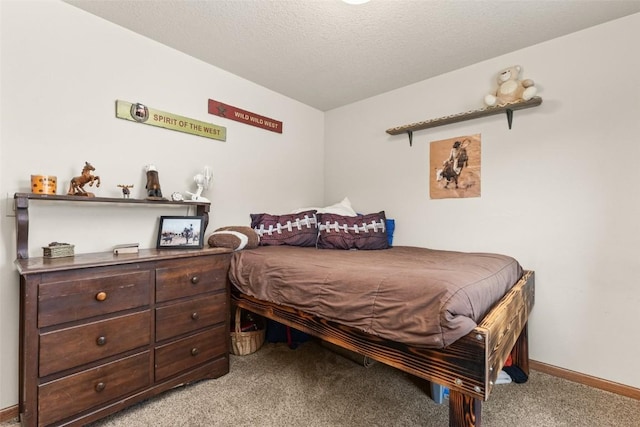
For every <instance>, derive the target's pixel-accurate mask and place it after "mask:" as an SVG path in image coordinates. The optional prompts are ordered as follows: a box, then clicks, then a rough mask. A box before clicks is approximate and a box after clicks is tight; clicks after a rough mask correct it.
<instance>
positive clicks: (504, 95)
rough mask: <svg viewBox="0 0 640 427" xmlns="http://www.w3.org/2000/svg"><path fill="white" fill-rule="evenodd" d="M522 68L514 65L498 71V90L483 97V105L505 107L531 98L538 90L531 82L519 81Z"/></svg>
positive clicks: (526, 80) (529, 80) (527, 80)
mask: <svg viewBox="0 0 640 427" xmlns="http://www.w3.org/2000/svg"><path fill="white" fill-rule="evenodd" d="M521 72H522V67H521V66H520V65H514V66H511V67H508V68H505V69H504V70H502V71H500V73H499V74H498V89H497V90H496V91H495V92H494V93H492V94H489V95H487V96H485V97H484V103H485V104H486V105H487V106H489V107H494V106H496V105H506V104H511V103H514V102H520V101H528V100H530V99H531V98H533V97H534V96H535V95H536V93H537V92H538V89H537V88H536V87H535V86H534V83H533V80H531V79H525V80H520V78H519V77H520V73H521Z"/></svg>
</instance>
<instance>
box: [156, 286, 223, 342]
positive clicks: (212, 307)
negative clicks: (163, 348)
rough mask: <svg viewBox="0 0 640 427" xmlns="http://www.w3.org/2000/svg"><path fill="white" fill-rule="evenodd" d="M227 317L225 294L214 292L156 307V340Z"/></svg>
mask: <svg viewBox="0 0 640 427" xmlns="http://www.w3.org/2000/svg"><path fill="white" fill-rule="evenodd" d="M226 319H227V294H226V293H221V294H215V295H209V296H206V297H200V298H196V299H193V300H190V301H186V302H181V303H177V304H172V305H169V306H165V307H161V308H157V309H156V341H162V340H165V339H167V338H171V337H175V336H177V335H181V334H184V333H187V332H191V331H195V330H197V329H201V328H204V327H207V326H212V325H215V324H216V323H220V322H224V321H225V320H226Z"/></svg>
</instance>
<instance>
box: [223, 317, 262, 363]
mask: <svg viewBox="0 0 640 427" xmlns="http://www.w3.org/2000/svg"><path fill="white" fill-rule="evenodd" d="M241 314H242V309H241V308H240V307H237V308H236V317H235V323H234V329H235V332H231V353H233V354H235V355H237V356H246V355H247V354H251V353H255V352H256V351H258V349H259V348H260V347H262V344H264V337H265V328H264V327H262V328H261V329H258V330H257V331H248V332H242V331H241V330H240V324H241V320H240V317H241Z"/></svg>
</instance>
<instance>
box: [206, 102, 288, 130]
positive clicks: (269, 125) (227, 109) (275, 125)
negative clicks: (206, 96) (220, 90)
mask: <svg viewBox="0 0 640 427" xmlns="http://www.w3.org/2000/svg"><path fill="white" fill-rule="evenodd" d="M209 114H213V115H216V116H220V117H224V118H227V119H230V120H235V121H236V122H242V123H246V124H248V125H251V126H256V127H259V128H262V129H266V130H270V131H271V132H277V133H282V122H280V121H278V120H273V119H270V118H269V117H265V116H260V115H258V114H255V113H252V112H251V111H246V110H241V109H240V108H236V107H233V106H231V105H228V104H223V103H222V102H219V101H214V100H213V99H210V100H209Z"/></svg>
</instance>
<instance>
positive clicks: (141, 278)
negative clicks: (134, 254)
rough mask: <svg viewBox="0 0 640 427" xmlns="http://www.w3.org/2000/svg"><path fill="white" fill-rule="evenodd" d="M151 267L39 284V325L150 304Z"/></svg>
mask: <svg viewBox="0 0 640 427" xmlns="http://www.w3.org/2000/svg"><path fill="white" fill-rule="evenodd" d="M150 279H151V271H148V270H147V271H132V272H128V273H122V274H117V273H115V272H114V273H111V274H105V273H104V272H103V273H89V272H87V273H86V274H80V275H76V276H74V277H73V279H72V280H66V281H63V282H57V281H56V282H51V283H43V284H40V285H39V286H38V327H45V326H51V325H57V324H60V323H64V322H70V321H74V320H80V319H85V318H89V317H92V316H99V315H102V314H107V313H114V312H116V311H120V310H127V309H130V308H135V307H141V306H143V305H146V304H149V287H150V283H151V282H150Z"/></svg>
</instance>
